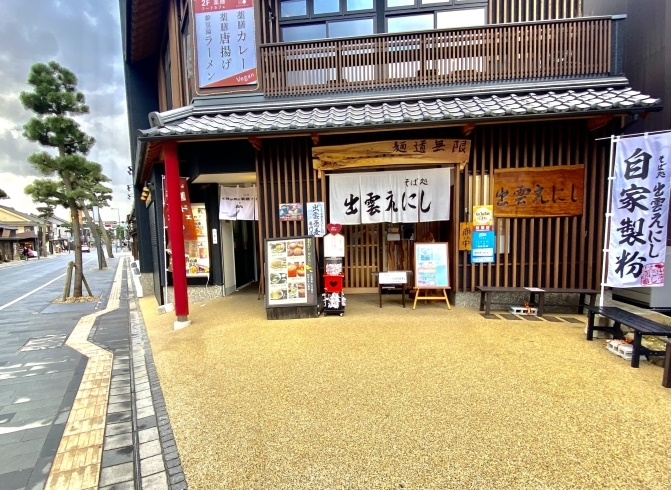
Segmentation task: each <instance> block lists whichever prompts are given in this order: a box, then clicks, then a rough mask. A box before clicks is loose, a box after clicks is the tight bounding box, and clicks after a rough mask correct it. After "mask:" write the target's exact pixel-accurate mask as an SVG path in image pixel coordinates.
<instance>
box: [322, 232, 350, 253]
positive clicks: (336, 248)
mask: <svg viewBox="0 0 671 490" xmlns="http://www.w3.org/2000/svg"><path fill="white" fill-rule="evenodd" d="M344 256H345V237H344V236H342V235H341V234H340V233H336V234H335V235H333V234H331V233H329V234H328V235H325V236H324V257H344Z"/></svg>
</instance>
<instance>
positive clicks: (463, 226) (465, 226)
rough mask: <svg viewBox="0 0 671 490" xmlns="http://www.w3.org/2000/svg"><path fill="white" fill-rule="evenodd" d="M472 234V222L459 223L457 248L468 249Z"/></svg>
mask: <svg viewBox="0 0 671 490" xmlns="http://www.w3.org/2000/svg"><path fill="white" fill-rule="evenodd" d="M472 234H473V224H472V223H459V250H466V251H468V250H470V249H471V243H472V239H471V236H472Z"/></svg>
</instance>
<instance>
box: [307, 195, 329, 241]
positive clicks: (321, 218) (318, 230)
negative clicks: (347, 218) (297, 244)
mask: <svg viewBox="0 0 671 490" xmlns="http://www.w3.org/2000/svg"><path fill="white" fill-rule="evenodd" d="M305 208H306V209H305V213H306V216H307V225H308V232H307V234H308V235H312V236H315V237H323V236H324V235H326V215H325V213H324V203H323V202H308V203H306V205H305Z"/></svg>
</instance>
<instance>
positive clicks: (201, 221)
mask: <svg viewBox="0 0 671 490" xmlns="http://www.w3.org/2000/svg"><path fill="white" fill-rule="evenodd" d="M191 214H192V216H193V220H194V225H195V227H196V240H195V244H194V243H193V241H185V245H186V246H185V251H186V252H187V258H186V275H187V277H203V276H204V275H208V274H209V273H210V247H209V242H208V235H207V212H206V210H205V205H204V204H192V205H191ZM194 245H195V246H194Z"/></svg>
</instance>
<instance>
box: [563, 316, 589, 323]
mask: <svg viewBox="0 0 671 490" xmlns="http://www.w3.org/2000/svg"><path fill="white" fill-rule="evenodd" d="M560 318H561V319H562V320H564V321H565V322H569V323H585V321H584V320H579V319H578V318H571V317H570V316H562V317H560Z"/></svg>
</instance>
